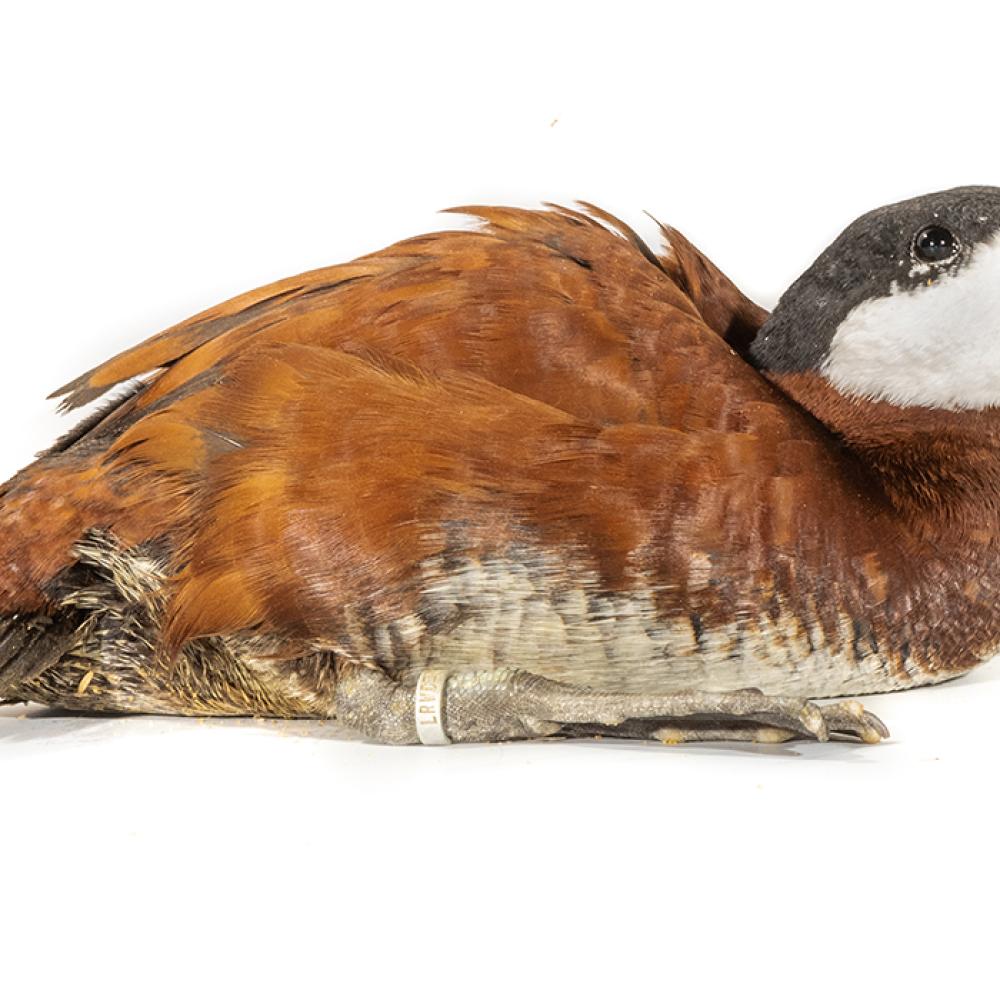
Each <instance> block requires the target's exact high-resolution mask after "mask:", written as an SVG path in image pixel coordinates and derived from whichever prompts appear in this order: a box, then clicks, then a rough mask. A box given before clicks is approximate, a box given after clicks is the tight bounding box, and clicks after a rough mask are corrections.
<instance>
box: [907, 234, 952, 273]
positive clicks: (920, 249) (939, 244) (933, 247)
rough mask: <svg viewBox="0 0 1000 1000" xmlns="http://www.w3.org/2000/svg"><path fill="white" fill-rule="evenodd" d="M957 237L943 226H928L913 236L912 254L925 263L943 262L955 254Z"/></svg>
mask: <svg viewBox="0 0 1000 1000" xmlns="http://www.w3.org/2000/svg"><path fill="white" fill-rule="evenodd" d="M958 250H959V243H958V239H957V238H956V236H955V234H954V233H953V232H952V231H951V230H950V229H945V227H944V226H928V227H927V228H926V229H921V230H920V232H919V233H917V235H916V236H915V237H914V238H913V255H914V256H915V257H916V258H917V259H918V260H922V261H923V262H924V263H925V264H943V263H944V262H945V261H949V260H951V259H952V257H954V256H956V254H957V253H958Z"/></svg>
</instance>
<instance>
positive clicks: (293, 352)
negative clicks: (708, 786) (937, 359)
mask: <svg viewBox="0 0 1000 1000" xmlns="http://www.w3.org/2000/svg"><path fill="white" fill-rule="evenodd" d="M463 211H466V212H471V213H474V214H475V215H477V216H479V217H480V218H481V219H482V220H483V222H484V226H483V227H482V228H481V229H480V230H478V231H472V232H467V231H449V232H442V233H437V234H434V235H430V236H425V237H420V238H417V239H411V240H407V241H405V242H402V243H399V244H397V245H395V246H393V247H390V248H388V249H386V250H384V251H381V252H379V253H375V254H371V255H369V256H367V257H362V258H360V259H358V260H356V261H354V262H352V263H350V264H346V265H342V266H338V267H331V268H326V269H322V270H319V271H314V272H310V273H308V274H305V275H300V276H298V277H295V278H291V279H287V280H285V281H280V282H277V283H275V284H273V285H270V286H267V287H265V288H262V289H260V290H258V291H256V292H251V293H248V294H246V295H243V296H240V297H238V298H236V299H233V300H231V301H230V302H227V303H225V304H223V305H221V306H218V307H216V308H214V309H210V310H208V311H207V312H204V313H202V314H200V315H198V316H196V317H194V318H192V319H190V320H188V321H186V322H184V323H182V324H180V325H178V326H176V327H173V328H172V329H170V330H167V331H166V332H164V333H162V334H160V335H158V336H156V337H154V338H152V339H150V340H148V341H146V342H145V343H143V344H140V345H139V346H137V347H135V348H133V349H132V350H129V351H126V352H125V353H123V354H121V355H119V356H118V357H116V358H114V359H112V360H111V361H109V362H107V363H105V364H103V365H101V366H99V367H97V368H95V369H94V370H92V371H91V372H88V373H87V374H86V375H84V376H81V377H80V378H79V379H76V380H75V381H73V382H72V383H70V384H69V385H67V386H65V387H64V388H63V389H61V390H59V393H58V395H61V396H63V400H64V401H63V405H64V407H66V408H67V409H72V408H74V407H77V406H80V405H82V404H84V403H88V402H91V401H93V400H96V399H97V398H98V397H100V396H101V395H103V394H104V393H106V392H107V391H108V390H112V389H114V388H115V387H117V386H122V385H123V384H125V385H126V386H127V388H126V389H125V391H124V392H123V393H121V394H120V395H119V396H118V397H116V398H115V399H113V401H112V402H111V403H109V404H107V405H105V406H104V407H102V408H101V409H100V410H99V411H98V412H97V414H96V415H95V416H94V417H92V418H91V419H89V420H88V421H87V422H86V423H85V424H83V425H82V426H81V427H80V428H78V429H77V430H75V431H74V432H72V433H70V434H69V435H67V436H66V437H65V438H63V439H62V440H61V441H60V442H58V443H57V444H56V446H55V447H54V448H53V449H51V450H50V451H49V452H47V453H45V454H43V455H42V456H40V457H39V459H38V460H37V461H36V462H35V463H34V464H33V465H31V466H29V467H28V468H27V469H25V470H24V471H23V472H21V473H20V474H18V475H17V476H15V477H14V479H12V480H11V481H10V482H9V483H7V484H6V485H5V486H4V487H3V488H2V490H0V698H6V699H8V700H17V699H32V700H39V701H43V702H47V703H49V704H54V705H58V706H62V707H66V708H72V709H89V710H115V711H158V712H170V713H186V714H198V713H216V714H227V713H231V714H268V715H280V716H294V715H308V716H319V717H325V716H330V715H334V714H337V715H341V716H342V717H344V718H345V719H346V720H347V721H349V722H351V723H353V724H355V725H357V726H359V727H360V728H361V729H362V730H364V731H365V732H367V733H369V734H370V735H372V736H375V737H377V738H382V739H393V740H399V741H414V740H415V738H416V733H415V730H414V729H413V725H412V720H411V718H410V714H411V713H412V708H413V704H412V698H413V696H412V691H413V686H414V684H415V683H416V680H417V678H418V677H419V676H420V674H421V673H422V672H423V671H424V670H427V669H432V668H444V669H446V670H448V671H450V672H451V674H452V677H451V680H450V681H448V685H447V703H446V706H447V707H446V709H445V712H446V715H447V719H448V728H449V735H450V736H451V737H452V738H456V739H464V738H509V737H513V736H530V735H538V734H543V733H544V734H548V733H554V732H563V733H570V734H573V733H584V732H608V731H611V732H619V733H621V734H623V735H640V736H648V735H651V734H654V733H655V734H658V735H660V736H661V737H663V738H668V739H671V738H672V739H688V738H713V737H714V738H719V737H732V738H746V737H747V736H748V735H749V736H754V737H756V738H762V739H772V738H784V737H787V736H791V735H795V734H799V733H805V734H812V735H820V736H825V735H826V733H827V732H828V731H829V730H835V731H839V732H844V733H849V734H853V735H859V736H861V737H863V738H865V739H872V740H874V739H878V738H879V736H880V735H882V734H884V730H883V729H882V728H881V724H880V723H878V722H877V720H874V719H873V718H872V717H871V716H869V715H867V714H866V713H864V712H863V711H861V710H860V708H858V707H856V706H854V705H853V704H852V703H848V704H847V705H846V706H840V707H835V708H833V709H830V710H829V711H826V714H825V715H824V714H823V712H820V711H818V710H817V709H815V707H813V706H812V705H809V704H808V703H805V702H804V701H801V700H800V699H805V698H810V697H817V696H826V695H844V694H855V693H862V692H866V691H877V690H888V689H892V688H897V687H906V686H910V685H912V684H915V683H927V682H930V681H936V680H940V679H944V678H945V677H948V676H953V675H955V674H956V673H959V672H962V671H964V670H967V669H969V667H971V666H973V665H974V664H975V663H977V662H979V661H980V660H981V659H983V658H984V657H986V656H988V655H990V654H991V653H992V652H993V650H994V649H995V648H996V646H997V642H998V636H1000V618H998V612H997V610H996V609H997V606H998V602H997V600H996V597H997V589H998V586H1000V579H998V574H997V571H996V569H995V568H994V561H995V560H994V555H995V550H996V540H997V523H996V507H997V504H996V501H995V498H996V496H997V495H998V494H997V493H996V492H995V489H994V487H995V483H994V481H993V473H992V471H991V472H990V473H989V475H987V473H986V472H985V471H984V472H983V475H982V478H983V480H984V482H983V483H981V484H980V483H978V482H977V483H976V484H974V486H975V488H976V489H979V490H980V492H979V493H975V492H974V490H973V486H969V488H968V489H966V488H965V487H966V485H967V484H966V483H965V481H964V480H963V481H962V482H961V483H960V484H959V486H956V485H955V482H954V479H955V476H954V475H952V476H951V478H949V475H948V470H951V471H952V472H954V471H955V470H957V469H958V468H959V467H964V466H965V465H966V464H967V462H968V461H969V457H970V456H969V451H970V450H977V449H978V450H979V451H982V450H983V448H984V447H986V446H984V445H983V443H982V436H983V435H985V436H986V437H987V438H988V439H989V447H988V448H987V450H990V454H991V455H992V454H993V453H994V452H993V451H992V450H991V449H992V448H993V447H994V437H995V430H994V424H993V420H992V418H991V417H990V416H988V415H983V414H982V413H979V414H968V415H965V414H953V415H952V417H953V423H955V424H956V425H960V426H959V427H958V429H956V430H955V431H954V433H951V432H949V433H948V434H947V435H946V436H947V444H946V445H941V446H939V447H938V448H937V451H935V449H934V448H932V447H929V446H927V441H929V440H932V439H934V440H937V439H936V438H935V436H934V435H933V434H930V433H928V434H926V435H924V437H922V438H920V439H919V440H916V441H914V440H911V438H912V435H911V436H910V437H907V438H906V440H905V443H900V435H898V434H896V433H894V431H893V430H892V422H893V421H896V422H898V421H903V423H907V421H908V420H909V418H910V416H912V417H913V423H912V425H913V426H917V424H918V422H919V421H920V420H924V421H925V422H926V423H928V424H929V425H930V426H931V427H935V428H936V427H939V426H941V425H940V423H939V421H938V419H937V417H936V415H935V413H934V412H930V411H927V410H925V409H922V408H915V411H914V413H913V414H907V413H905V412H903V411H901V410H900V408H898V407H890V408H889V409H890V410H891V420H889V419H887V421H885V422H880V421H877V420H874V419H873V418H872V414H871V410H872V409H874V408H877V407H878V406H879V405H885V404H864V405H867V406H869V409H868V410H865V409H864V408H863V404H861V403H858V404H857V405H855V403H853V402H852V401H850V400H847V401H846V402H845V398H844V397H843V396H841V395H839V394H838V393H836V392H835V391H834V390H832V389H830V388H829V386H828V384H827V383H826V382H825V381H824V380H823V379H822V378H821V376H818V375H815V374H810V373H781V372H775V373H774V374H773V377H771V378H768V377H765V375H764V374H762V373H760V372H758V371H757V370H755V369H754V367H752V366H751V365H750V364H749V363H748V361H747V360H746V352H747V350H748V348H749V346H750V344H751V342H752V341H753V339H754V335H755V334H756V333H757V331H758V329H759V328H760V326H761V325H762V324H763V323H764V321H765V320H766V318H767V316H766V313H765V312H764V311H763V310H761V309H759V308H758V307H757V306H755V305H754V304H753V303H751V302H750V301H749V300H748V299H746V298H745V297H744V296H743V295H742V294H741V293H740V292H739V291H738V290H737V289H736V288H735V287H734V286H733V285H732V283H731V282H729V281H728V279H726V278H725V277H724V276H723V275H722V274H721V273H720V272H719V270H718V269H717V268H715V267H714V266H713V265H712V264H711V263H710V262H709V261H708V260H707V259H706V258H705V257H704V256H703V255H702V254H700V253H699V252H698V251H697V250H696V249H695V248H694V247H693V246H692V245H691V244H690V243H689V242H688V241H687V240H685V239H684V238H683V237H682V236H681V235H680V234H679V233H677V232H676V231H673V230H664V235H665V237H666V241H667V246H666V248H665V249H664V251H663V252H662V253H661V254H659V255H657V254H654V253H653V252H652V251H651V250H650V249H648V248H647V247H646V245H645V244H644V243H643V242H642V241H641V240H640V239H639V238H638V237H637V236H636V235H635V234H634V233H633V232H632V231H631V230H629V229H628V228H627V227H626V226H624V224H622V223H620V222H619V221H618V220H616V219H614V218H612V217H610V216H608V215H606V214H605V213H603V212H601V211H600V210H598V209H595V208H593V207H592V206H586V207H584V208H582V209H581V210H571V209H565V208H558V207H552V208H550V209H548V210H546V211H527V210H520V209H507V208H474V209H464V210H463ZM150 373H151V374H150ZM134 379H138V381H136V382H131V381H130V380H134ZM796 401H798V402H796ZM799 404H801V405H799ZM917 410H919V412H916V411H917ZM901 414H902V415H901ZM966 417H968V419H966ZM817 418H818V419H817ZM866 428H870V430H866ZM845 443H846V444H847V445H848V446H849V447H845ZM876 453H877V458H874V457H872V456H873V455H875V454H876ZM994 464H995V463H994ZM976 467H977V468H983V466H982V464H981V463H978V464H977V466H976ZM991 469H992V466H991ZM986 480H988V482H987V481H986ZM907 484H912V488H910V487H909V486H908V485H907ZM984 491H993V492H990V493H989V498H988V513H989V515H990V516H989V517H988V518H984V517H981V516H980V515H982V514H983V513H984V512H985V511H986V507H987V501H986V500H984V495H985V492H984ZM959 494H961V497H959ZM939 501H940V505H944V507H946V508H947V510H948V511H949V512H952V514H953V516H951V514H949V516H947V517H944V516H941V517H939V516H938V513H937V512H938V510H939ZM940 509H944V508H940ZM970 511H972V514H970ZM548 685H552V686H551V688H550V687H549V686H548ZM747 687H761V688H763V689H764V690H765V691H766V692H767V696H761V695H758V694H756V693H754V692H752V691H751V692H746V691H742V690H740V691H739V693H738V694H727V695H725V696H724V697H723V696H720V695H718V694H717V695H714V696H712V697H711V698H709V697H708V695H704V696H700V695H699V693H700V692H711V691H716V692H718V691H720V690H722V691H736V690H738V689H743V688H747ZM470 691H472V692H473V693H472V694H469V692H470ZM679 692H692V693H691V694H690V695H689V694H686V693H685V694H679ZM602 695H603V697H604V698H605V700H604V701H603V702H599V707H598V709H595V710H584V709H582V708H581V705H582V704H583V701H581V699H583V700H586V698H588V697H589V698H592V699H594V698H596V699H600V698H601V697H602ZM720 697H721V698H722V700H721V701H720ZM629 698H631V699H633V700H632V701H629ZM684 698H688V699H689V701H687V702H685V701H684ZM706 698H708V700H707V701H706V700H705V699H706ZM463 699H472V703H471V707H470V706H469V705H467V704H466V702H465V701H463ZM505 699H506V700H505ZM616 699H617V700H616ZM671 699H673V700H672V701H671ZM726 699H728V700H726ZM651 700H652V701H651ZM653 702H655V703H656V704H655V705H653V704H652V703H653ZM588 704H590V703H589V702H588ZM595 704H598V703H595ZM526 705H527V706H528V708H525V706H526ZM643 705H644V706H645V707H643ZM609 706H610V707H609ZM651 706H652V707H651ZM557 707H558V708H559V709H561V710H562V711H563V714H562V715H560V714H559V713H558V711H557ZM529 709H530V710H529ZM463 713H465V714H463ZM505 713H506V714H505ZM508 715H509V716H510V718H508V717H507V716H508ZM498 720H500V721H498ZM512 720H513V721H512ZM463 727H465V728H463Z"/></svg>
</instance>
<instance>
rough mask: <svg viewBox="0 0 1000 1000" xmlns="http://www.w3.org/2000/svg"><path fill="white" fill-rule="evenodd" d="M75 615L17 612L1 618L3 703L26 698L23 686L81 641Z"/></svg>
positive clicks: (0, 698)
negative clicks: (51, 616) (23, 613)
mask: <svg viewBox="0 0 1000 1000" xmlns="http://www.w3.org/2000/svg"><path fill="white" fill-rule="evenodd" d="M81 624H82V622H81V621H80V619H79V618H78V617H77V616H75V615H70V614H60V615H57V616H56V617H55V618H54V619H53V618H49V617H48V616H46V615H13V616H11V617H9V618H5V619H2V620H0V704H10V703H13V702H18V701H24V700H26V696H25V694H24V693H23V688H24V686H25V685H26V684H29V683H30V682H31V681H33V680H34V679H35V678H36V677H38V676H39V675H40V674H42V673H43V672H44V671H45V670H47V669H48V668H49V667H52V666H54V665H55V664H56V663H58V662H59V660H60V659H61V658H62V657H63V656H64V655H65V654H66V653H67V652H68V651H69V650H70V649H71V648H72V647H73V646H74V645H75V644H76V643H78V642H79V635H78V633H79V629H80V627H81Z"/></svg>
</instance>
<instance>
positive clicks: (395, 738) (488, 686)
mask: <svg viewBox="0 0 1000 1000" xmlns="http://www.w3.org/2000/svg"><path fill="white" fill-rule="evenodd" d="M431 673H434V674H438V675H439V680H440V682H441V683H440V684H438V685H437V687H436V690H435V689H434V687H433V686H432V687H431V689H430V690H429V691H428V690H427V689H426V686H424V685H421V691H420V692H419V693H418V691H416V690H415V689H414V688H412V687H408V686H406V685H403V684H400V683H398V682H396V681H394V680H392V679H391V678H390V677H388V676H387V675H386V674H384V673H382V672H381V671H379V670H375V669H370V668H366V667H361V666H358V665H356V664H350V663H345V664H342V665H341V666H340V667H338V672H337V688H336V696H335V701H336V710H337V717H338V718H339V719H341V720H342V721H343V722H345V723H346V724H348V725H350V726H352V727H353V728H355V729H358V730H360V731H361V732H362V733H364V734H365V735H366V736H368V737H369V738H371V739H374V740H378V741H379V742H382V743H418V742H449V741H450V742H454V743H493V742H499V741H503V740H523V739H532V738H535V737H539V736H555V735H569V736H582V735H596V734H603V735H608V736H621V737H626V738H640V739H659V740H662V741H663V742H667V743H681V742H687V741H691V740H755V741H759V742H769V743H771V742H778V741H782V740H787V739H796V738H803V737H804V738H806V739H815V740H827V739H829V737H830V734H831V733H835V734H838V735H845V736H852V737H856V738H858V739H861V740H863V741H864V742H866V743H877V742H878V741H879V740H880V739H884V738H885V737H887V736H888V735H889V732H888V730H887V729H886V728H885V726H884V725H883V724H882V723H881V722H880V721H879V720H878V719H877V718H876V717H875V716H874V715H872V714H871V713H870V712H866V711H865V710H864V709H863V708H862V707H861V705H859V704H858V703H857V702H838V703H836V704H833V705H824V706H819V705H816V704H813V703H812V702H809V701H802V700H800V699H797V698H776V697H771V696H768V695H765V694H762V693H761V692H760V691H758V690H757V689H755V688H747V689H745V690H742V691H731V692H725V693H722V694H716V693H712V692H705V691H685V692H679V693H677V694H670V695H632V694H615V693H610V692H603V691H594V690H591V689H589V688H583V687H576V686H574V685H569V684H561V683H559V682H557V681H552V680H549V679H547V678H545V677H539V676H538V675H536V674H530V673H527V672H526V671H523V670H483V671H473V672H468V673H456V674H453V675H451V676H450V677H447V678H446V679H445V675H444V674H443V672H440V671H428V674H425V677H426V676H428V675H429V674H431ZM435 699H436V703H435ZM418 714H420V715H423V716H424V717H425V720H430V725H428V724H427V722H426V721H425V722H424V723H423V724H422V726H421V728H420V730H419V731H418V725H417V719H418ZM435 729H436V730H437V732H438V733H439V735H440V736H441V737H442V739H440V740H428V739H427V735H426V734H427V733H428V732H431V733H432V734H433V732H434V731H435ZM445 735H446V737H447V739H444V738H443V737H444V736H445Z"/></svg>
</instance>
